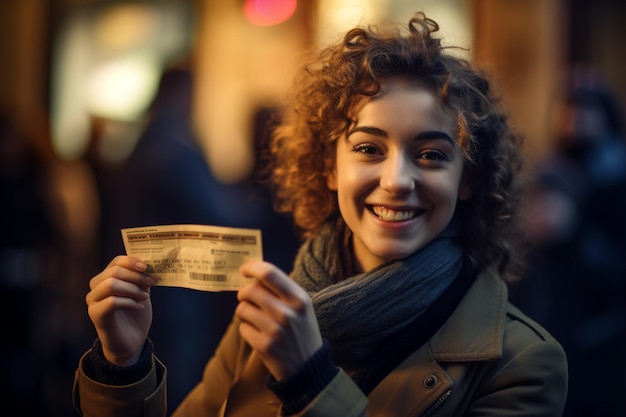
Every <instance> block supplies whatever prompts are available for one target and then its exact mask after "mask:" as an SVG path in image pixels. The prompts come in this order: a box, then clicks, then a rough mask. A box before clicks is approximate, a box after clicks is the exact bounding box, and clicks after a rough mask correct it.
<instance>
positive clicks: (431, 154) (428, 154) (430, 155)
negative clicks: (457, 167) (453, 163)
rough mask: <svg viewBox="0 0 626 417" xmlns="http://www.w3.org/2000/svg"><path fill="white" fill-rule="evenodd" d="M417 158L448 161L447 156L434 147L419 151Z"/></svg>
mask: <svg viewBox="0 0 626 417" xmlns="http://www.w3.org/2000/svg"><path fill="white" fill-rule="evenodd" d="M418 159H422V160H426V161H432V162H444V161H448V156H447V155H446V154H445V153H443V152H441V151H438V150H436V149H430V150H426V151H423V152H420V153H419V155H418Z"/></svg>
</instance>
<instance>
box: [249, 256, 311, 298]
mask: <svg viewBox="0 0 626 417" xmlns="http://www.w3.org/2000/svg"><path fill="white" fill-rule="evenodd" d="M239 271H240V273H241V274H242V275H244V276H246V277H251V278H256V279H257V282H258V283H260V284H262V285H263V286H265V287H266V288H267V289H269V290H270V291H272V292H274V293H275V294H277V295H278V296H279V297H284V298H292V297H302V296H303V293H304V290H303V289H302V288H301V287H300V286H299V285H298V284H296V283H295V282H294V281H293V280H292V279H291V278H289V276H287V274H285V273H284V272H283V271H281V270H280V269H279V268H278V267H276V266H274V265H272V264H271V263H269V262H263V261H256V260H254V261H248V262H246V263H244V264H243V265H241V267H240V269H239Z"/></svg>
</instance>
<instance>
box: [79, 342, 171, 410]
mask: <svg viewBox="0 0 626 417" xmlns="http://www.w3.org/2000/svg"><path fill="white" fill-rule="evenodd" d="M90 366H91V363H90V359H89V352H87V353H85V354H84V355H83V357H82V358H81V359H80V362H79V366H78V369H77V370H76V374H75V378H74V387H73V401H74V407H75V408H76V410H77V411H78V413H79V415H81V416H85V417H105V416H117V417H143V416H151V417H164V416H165V414H166V404H167V402H166V389H165V380H166V378H167V370H166V368H165V366H164V365H163V364H162V363H161V362H160V361H159V360H158V359H156V358H154V359H153V366H152V369H151V370H150V372H149V373H148V375H146V376H145V377H144V378H143V379H141V380H140V381H138V382H136V383H134V384H130V385H124V386H113V385H105V384H101V383H99V382H97V381H95V380H93V379H91V378H89V377H88V376H87V374H88V372H86V370H87V369H88V368H89V367H90Z"/></svg>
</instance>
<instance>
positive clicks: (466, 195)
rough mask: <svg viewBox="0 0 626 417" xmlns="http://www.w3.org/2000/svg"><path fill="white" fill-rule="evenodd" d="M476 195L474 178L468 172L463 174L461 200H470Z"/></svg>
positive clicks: (460, 188) (460, 187) (459, 195)
mask: <svg viewBox="0 0 626 417" xmlns="http://www.w3.org/2000/svg"><path fill="white" fill-rule="evenodd" d="M472 195H474V178H473V177H472V176H471V175H469V174H467V173H464V174H463V178H461V185H460V186H459V194H458V198H459V200H469V199H470V198H471V197H472Z"/></svg>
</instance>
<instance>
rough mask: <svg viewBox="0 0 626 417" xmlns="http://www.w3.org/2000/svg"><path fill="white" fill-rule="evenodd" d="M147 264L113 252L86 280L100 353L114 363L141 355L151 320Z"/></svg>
mask: <svg viewBox="0 0 626 417" xmlns="http://www.w3.org/2000/svg"><path fill="white" fill-rule="evenodd" d="M146 269H147V265H146V264H145V263H143V262H142V261H140V260H139V259H137V258H134V257H131V256H117V257H115V258H114V259H113V260H112V261H111V263H109V265H108V266H107V267H106V269H105V270H104V271H102V272H101V273H99V274H98V275H96V276H95V277H93V278H92V279H91V280H90V281H89V288H90V291H89V293H88V294H87V296H86V297H85V300H86V301H87V306H88V312H89V318H90V319H91V321H92V322H93V324H94V326H95V328H96V332H97V333H98V337H99V339H100V342H101V343H102V351H103V353H104V357H105V358H106V359H107V360H108V361H109V362H111V363H113V364H115V365H132V364H134V363H135V362H136V361H137V360H138V359H139V356H140V355H141V349H142V347H143V345H144V343H145V341H146V338H147V337H148V331H149V330H150V325H151V324H152V303H151V301H150V288H151V287H152V286H153V285H154V284H155V283H156V282H157V280H156V278H153V277H151V276H149V275H148V274H146V273H145V271H146Z"/></svg>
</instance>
